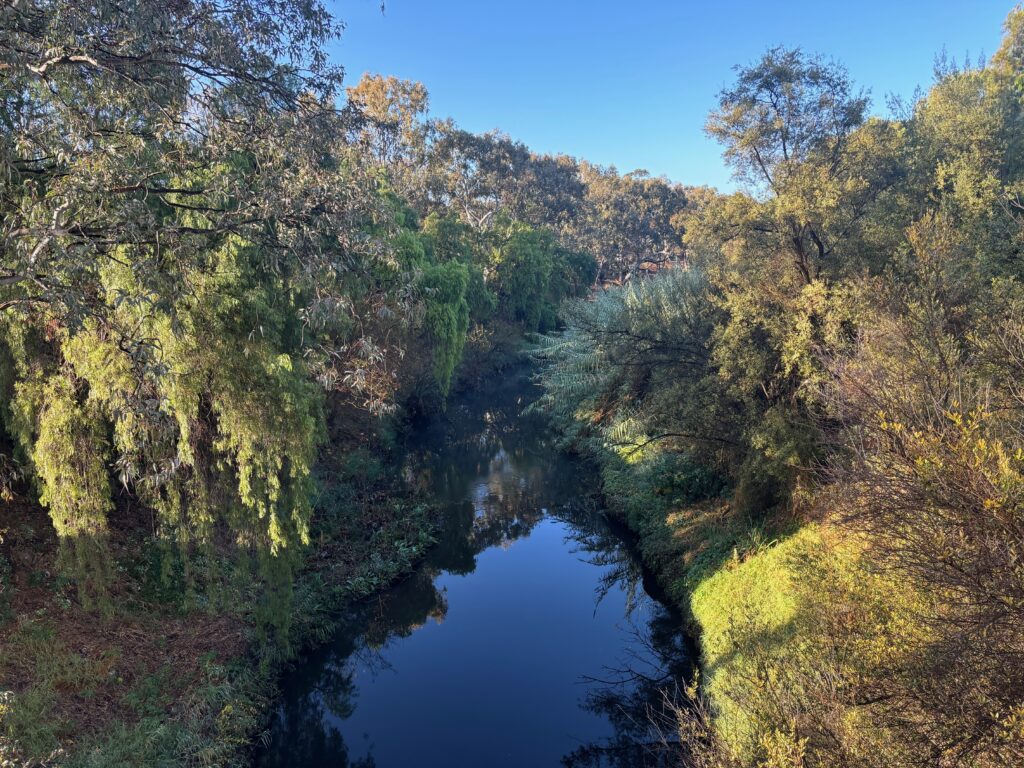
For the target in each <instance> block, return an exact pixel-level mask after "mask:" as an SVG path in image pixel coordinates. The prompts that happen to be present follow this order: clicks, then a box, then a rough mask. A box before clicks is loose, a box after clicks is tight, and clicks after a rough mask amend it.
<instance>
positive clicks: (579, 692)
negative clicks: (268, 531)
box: [257, 370, 691, 768]
mask: <svg viewBox="0 0 1024 768" xmlns="http://www.w3.org/2000/svg"><path fill="white" fill-rule="evenodd" d="M526 373H527V372H526V371H525V370H520V371H517V372H513V373H511V374H508V375H505V376H503V377H501V378H499V379H498V380H495V381H493V382H491V384H489V385H487V386H485V387H484V388H482V389H481V390H479V391H477V392H475V393H473V394H472V395H469V396H466V397H463V398H460V399H458V400H457V401H456V402H453V403H452V404H451V405H450V406H449V411H448V413H447V414H446V415H445V416H444V417H439V418H438V419H436V420H435V421H433V422H431V423H430V424H428V425H426V426H425V427H424V428H422V429H421V430H420V431H419V432H418V433H417V435H416V445H414V446H412V448H413V452H412V456H411V459H410V464H409V467H408V475H409V480H410V482H414V483H422V484H425V485H426V487H427V488H428V489H429V490H430V492H431V494H432V495H433V496H434V497H435V498H436V499H437V500H438V501H439V502H440V503H442V504H443V505H444V506H445V509H446V510H447V516H446V527H445V530H444V532H443V535H442V537H441V541H440V543H439V544H438V546H437V547H435V548H434V549H433V550H432V551H431V552H430V553H429V555H428V556H427V558H426V560H425V561H424V563H423V564H422V565H421V566H420V567H419V568H418V570H417V571H416V572H415V573H414V574H413V575H412V576H410V577H409V578H408V579H406V580H405V581H404V582H402V583H401V584H399V585H397V586H396V587H394V588H393V589H390V590H388V591H387V592H385V593H383V594H382V595H380V596H379V597H375V598H373V599H372V600H369V601H366V602H365V603H363V604H362V605H360V606H358V607H357V608H356V609H354V610H353V611H352V612H351V615H350V616H348V617H346V621H345V624H344V626H343V628H342V629H341V631H339V632H338V634H337V636H336V637H335V639H334V640H333V641H332V642H330V643H329V644H327V645H326V646H324V647H322V648H320V649H319V650H318V651H316V652H314V653H312V654H310V655H309V656H307V657H305V658H304V659H303V660H302V661H301V662H300V663H299V664H298V665H297V666H296V667H295V668H294V669H293V670H292V671H291V672H289V673H288V674H287V675H286V679H284V680H283V681H282V687H283V699H282V704H281V707H280V710H279V711H278V713H277V715H276V716H275V718H274V721H273V725H272V728H271V736H270V742H269V744H268V745H267V746H266V747H265V748H264V749H263V750H262V751H261V753H260V755H259V756H258V758H257V765H258V766H263V767H267V766H289V767H291V768H295V767H296V766H336V767H338V768H342V767H343V766H361V767H364V768H366V767H368V766H379V768H406V767H411V766H419V767H420V768H430V767H432V766H437V767H438V768H441V767H443V768H477V767H488V768H502V767H505V766H509V767H512V766H515V767H516V768H519V767H520V766H530V767H533V768H541V767H543V766H559V765H568V766H599V765H601V766H663V765H665V766H667V765H672V764H674V763H675V761H676V758H677V757H678V755H676V754H675V747H674V746H673V745H671V744H670V745H668V746H666V745H664V744H663V743H662V742H663V740H664V738H663V736H662V735H661V731H665V732H667V733H669V734H670V733H671V728H670V727H665V726H666V725H667V724H668V723H669V722H670V721H668V720H667V718H666V713H665V711H664V701H665V697H666V696H667V695H668V696H671V695H672V694H673V692H674V691H675V681H678V680H680V679H681V678H683V677H684V676H685V675H687V674H688V673H689V670H690V664H691V662H690V653H689V646H688V644H687V642H686V639H685V637H684V636H683V635H682V633H681V631H680V626H681V623H682V622H681V621H680V619H679V617H678V616H676V615H674V614H673V613H672V612H670V611H669V610H667V609H666V608H665V607H664V606H663V605H662V604H660V603H659V602H658V601H657V600H656V599H654V598H652V597H651V596H650V594H649V593H651V592H655V590H654V589H653V588H651V587H650V585H649V583H648V584H647V586H645V582H646V580H645V578H644V574H643V572H642V571H641V569H640V567H639V565H638V562H637V560H636V557H635V556H634V553H633V551H632V549H631V546H630V544H629V539H628V537H626V536H625V535H624V532H623V531H620V530H616V528H615V526H614V525H613V524H611V523H610V522H609V521H608V520H607V519H606V518H605V517H604V516H603V514H602V513H601V510H600V509H599V508H597V506H596V504H595V502H594V501H593V499H592V491H593V488H594V478H593V475H592V474H591V472H590V471H589V469H588V468H587V467H586V466H584V465H582V464H580V463H578V462H575V461H573V460H571V459H570V458H569V457H567V456H565V455H563V454H561V453H560V452H559V451H558V450H557V449H556V448H555V447H554V446H553V444H552V443H551V440H550V438H549V436H548V435H547V434H546V432H545V430H544V425H543V423H542V421H541V420H540V419H539V418H538V417H531V416H525V415H523V414H522V409H523V407H524V406H525V405H526V404H527V403H528V402H529V399H530V398H532V397H533V396H534V395H535V390H534V388H533V386H532V385H531V384H530V382H529V379H528V377H527V375H526ZM652 722H654V723H659V722H660V723H661V724H662V727H661V728H656V727H654V726H653V725H652Z"/></svg>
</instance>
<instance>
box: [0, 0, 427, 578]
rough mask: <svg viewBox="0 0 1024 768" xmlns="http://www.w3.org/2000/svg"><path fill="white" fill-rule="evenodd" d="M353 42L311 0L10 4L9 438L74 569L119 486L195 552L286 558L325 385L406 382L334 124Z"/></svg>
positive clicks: (378, 396) (386, 257)
mask: <svg viewBox="0 0 1024 768" xmlns="http://www.w3.org/2000/svg"><path fill="white" fill-rule="evenodd" d="M337 30H338V27H337V25H336V24H335V23H334V22H333V21H332V20H331V17H330V16H329V14H328V13H327V12H326V10H325V9H324V8H323V7H322V5H321V4H320V3H319V2H308V1H306V0H276V1H275V2H271V3H266V2H255V1H254V0H230V1H229V2H226V3H216V4H215V3H208V2H204V1H203V0H184V1H183V2H175V3H166V2H157V1H156V0H129V1H128V2H122V1H119V2H113V1H111V0H91V2H83V3H61V2H58V3H53V2H46V1H44V0H18V1H17V2H14V3H8V4H6V5H5V6H4V8H3V9H2V10H0V69H2V72H3V78H4V88H3V97H2V100H0V156H2V166H0V209H2V219H0V220H2V225H0V227H2V229H0V237H2V253H3V259H2V263H0V311H2V319H0V331H2V332H0V347H2V350H3V354H2V355H0V360H2V361H3V362H2V365H3V366H4V368H5V372H4V375H3V376H0V382H4V385H5V387H6V388H7V391H6V392H5V393H4V398H3V399H4V402H6V403H8V405H7V407H6V408H5V409H4V412H3V422H4V425H5V427H6V428H7V431H8V433H9V434H10V435H12V437H13V443H14V445H15V449H14V450H15V452H16V457H15V458H16V460H17V461H18V462H19V463H20V465H21V467H22V468H24V470H25V471H26V472H27V474H29V475H30V476H31V477H32V478H33V481H34V484H35V487H36V488H37V489H38V492H39V497H40V499H41V500H42V502H43V503H44V504H46V505H47V507H48V508H49V510H50V514H51V516H52V518H53V520H54V524H55V526H56V528H57V532H58V533H59V534H60V536H61V539H62V541H63V542H64V543H65V544H67V545H69V546H68V547H66V549H68V551H73V552H74V553H76V559H77V561H78V562H80V563H81V562H90V563H93V564H94V565H95V564H99V563H102V561H103V557H104V555H103V548H104V541H105V537H106V536H107V535H108V533H107V514H108V513H109V511H110V510H111V508H112V506H113V505H114V503H115V502H116V494H115V493H114V489H115V487H124V488H126V489H128V490H129V491H130V492H132V493H134V494H136V495H137V496H138V497H139V498H141V499H142V500H143V501H144V502H145V503H146V504H148V505H149V506H151V507H152V508H154V509H155V510H156V511H157V513H158V519H159V521H160V532H161V535H162V536H163V537H165V538H167V539H169V540H176V541H178V542H179V543H180V544H182V545H183V546H186V547H187V546H189V545H191V543H193V542H196V541H208V540H209V539H210V537H211V536H212V534H213V533H214V531H215V530H218V529H221V530H229V531H231V532H232V533H233V536H234V538H235V540H236V541H238V542H239V543H240V544H242V545H243V546H245V547H248V548H255V549H258V550H259V551H261V552H264V553H265V554H266V555H267V557H269V558H271V560H272V561H273V560H277V561H279V562H285V561H287V560H289V553H293V552H294V551H295V549H296V548H297V547H298V546H299V545H300V544H301V543H302V542H303V541H305V540H306V538H307V535H308V521H309V515H310V501H309V499H310V494H309V491H310V482H311V480H310V469H311V465H312V463H313V461H314V458H315V456H316V449H317V445H318V442H319V440H320V439H321V437H322V434H323V427H322V423H323V418H322V415H321V403H322V400H323V398H324V393H325V391H335V392H338V393H340V396H343V397H347V398H351V399H352V400H354V401H355V402H357V404H359V405H361V406H367V407H371V408H377V407H380V406H381V405H382V404H383V403H384V402H385V401H386V398H387V396H388V394H389V392H390V389H391V388H392V387H393V376H392V374H391V372H390V369H389V366H390V362H389V361H390V359H391V357H392V352H394V351H395V350H394V349H393V348H392V346H389V345H388V344H384V343H383V342H382V341H381V340H382V339H385V338H388V337H389V334H388V329H387V327H386V326H387V325H388V324H389V323H393V322H397V321H393V320H389V319H388V318H390V317H395V316H400V315H401V312H388V311H386V310H387V309H388V308H391V309H394V308H398V309H401V306H403V305H404V304H403V303H406V304H407V303H408V302H409V301H412V299H410V298H408V297H409V296H410V293H409V291H407V290H405V289H404V288H403V284H404V282H403V281H404V280H405V278H403V277H402V272H401V270H400V269H399V266H398V265H397V263H396V262H395V259H394V257H393V254H392V248H391V247H390V246H389V242H390V235H389V231H390V229H391V228H392V225H391V223H390V222H391V218H392V214H391V212H390V209H389V208H388V207H387V206H386V205H384V204H383V198H382V196H381V195H380V194H378V192H377V183H376V181H375V177H374V175H373V173H372V169H370V168H366V167H365V166H364V164H363V163H362V161H361V159H360V157H359V155H358V154H357V153H356V152H354V151H353V150H350V149H349V148H348V147H347V145H346V143H345V141H344V138H345V136H346V135H348V134H349V131H350V125H349V121H350V120H349V115H348V114H347V113H345V112H341V113H339V112H338V111H337V110H336V109H335V108H334V107H333V103H334V98H335V96H336V90H337V87H338V86H339V84H340V80H341V72H340V71H339V70H338V69H336V68H333V67H331V66H329V65H328V63H327V59H326V56H325V54H324V51H323V47H322V46H323V44H324V43H325V42H326V41H327V40H328V39H329V38H331V37H332V36H333V35H334V34H335V33H336V32H337ZM92 572H93V573H97V572H98V571H97V568H93V569H92ZM94 581H95V580H94ZM83 584H84V583H83ZM82 591H83V597H87V593H88V592H89V591H90V590H82Z"/></svg>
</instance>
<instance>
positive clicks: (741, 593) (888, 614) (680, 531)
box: [556, 420, 928, 768]
mask: <svg viewBox="0 0 1024 768" xmlns="http://www.w3.org/2000/svg"><path fill="white" fill-rule="evenodd" d="M556 424H557V420H556ZM557 426H559V428H560V430H561V432H562V434H563V435H569V436H572V437H573V438H575V442H573V443H571V444H570V445H569V446H568V447H570V448H572V449H575V450H578V451H580V452H581V453H582V454H583V455H585V456H586V457H587V458H589V459H590V460H592V461H594V462H595V464H596V465H597V467H598V469H599V473H600V477H601V490H602V493H603V496H604V499H605V504H606V506H607V508H608V510H609V511H610V512H611V513H612V514H614V515H615V516H617V517H618V518H619V519H620V520H621V521H622V522H623V523H624V524H625V525H627V526H628V527H629V528H630V529H631V530H632V531H634V532H635V533H636V535H637V537H638V549H639V552H640V553H641V557H642V560H643V563H644V565H645V566H646V567H647V568H648V569H650V571H651V572H652V573H653V574H654V577H655V578H656V580H657V581H658V583H659V585H660V586H661V588H662V589H663V590H664V593H665V594H666V596H667V598H668V599H669V600H670V602H671V604H672V605H673V606H674V607H675V608H676V609H677V610H678V611H679V613H680V615H681V616H682V617H683V621H685V622H686V624H687V628H688V633H689V634H690V636H691V637H692V638H693V639H694V640H695V643H696V645H697V648H698V650H699V655H698V662H699V663H698V664H697V677H696V679H695V680H694V681H682V682H685V683H687V684H689V683H691V682H696V683H699V685H697V686H693V687H692V688H691V697H692V698H691V701H690V705H689V706H687V707H684V708H683V709H681V710H680V711H679V713H678V714H679V715H680V722H679V729H680V735H681V737H682V738H683V739H684V740H688V741H690V742H691V744H692V745H694V749H696V750H702V749H703V750H704V754H701V755H699V756H698V758H697V759H698V760H703V762H699V764H700V765H708V766H715V768H734V767H738V766H747V765H758V766H764V765H772V766H775V765H778V766H795V765H802V764H803V763H802V762H801V761H802V760H803V759H804V758H803V756H804V755H805V754H806V753H809V752H810V751H811V750H812V749H815V748H816V746H817V745H816V744H815V743H813V742H812V741H811V740H810V739H808V738H807V737H804V736H802V735H801V731H800V728H801V727H802V726H803V721H802V720H801V717H804V716H805V715H803V714H802V713H811V714H812V715H813V716H815V717H821V718H823V719H824V718H825V717H826V715H823V714H822V713H823V712H824V713H826V714H827V716H828V717H830V720H829V721H828V722H829V728H830V729H831V731H829V732H827V733H826V736H828V735H831V736H832V737H841V738H844V739H846V740H847V741H849V742H853V743H857V744H858V746H859V747H860V748H862V749H865V750H871V749H875V750H877V749H880V748H881V747H882V743H883V742H884V740H886V739H887V738H888V734H887V732H886V731H884V730H880V729H874V728H871V727H869V726H868V724H869V722H870V721H868V720H867V719H866V717H865V714H864V708H863V707H864V704H865V703H866V704H867V705H869V706H870V704H872V703H873V702H872V701H870V700H867V701H863V697H864V694H863V693H862V692H858V691H857V690H856V689H855V688H853V687H852V686H851V685H850V684H849V683H848V682H846V681H850V680H854V681H861V684H862V685H865V681H868V682H869V681H872V680H878V679H881V678H882V677H883V676H884V672H885V670H886V668H887V665H889V664H892V663H893V660H894V659H898V658H899V657H900V656H901V655H902V654H909V653H911V652H914V651H915V650H919V649H920V647H922V646H923V645H925V644H926V643H927V642H928V637H927V633H926V631H925V629H924V628H922V627H920V626H919V625H915V624H913V623H911V622H910V621H908V618H907V617H908V616H911V615H913V610H914V609H917V610H920V609H921V606H920V605H915V604H914V603H915V601H918V600H920V595H917V594H915V593H914V592H913V591H912V590H911V589H909V588H908V587H907V586H906V585H901V584H898V583H897V582H896V579H895V576H894V575H893V574H891V573H885V572H880V571H878V570H873V569H870V568H869V567H867V566H866V564H865V562H864V559H863V554H864V550H863V546H864V543H863V542H862V541H861V540H860V539H859V538H858V537H856V536H854V535H851V534H850V532H849V531H846V530H843V529H842V528H839V527H834V526H833V525H831V524H830V523H829V522H827V520H826V521H822V520H814V519H807V518H801V517H800V516H798V515H797V514H796V513H793V512H789V513H787V512H786V511H785V510H782V509H774V510H771V511H770V512H767V513H765V514H763V515H762V516H761V517H760V518H753V517H751V516H750V515H749V514H746V515H745V514H741V513H739V512H737V510H736V508H735V505H734V504H733V502H732V498H731V493H730V492H729V490H728V489H726V488H723V487H721V486H720V485H719V484H718V483H717V482H716V481H715V480H714V478H711V477H709V476H707V475H705V474H704V473H702V472H701V471H700V470H699V469H697V468H696V467H694V466H693V465H692V464H690V463H689V462H688V461H687V460H686V458H685V457H684V456H682V455H680V454H673V453H671V452H661V451H657V450H653V451H652V450H649V451H647V452H646V453H645V454H644V455H643V456H642V457H639V458H638V457H635V456H634V457H631V459H632V460H631V461H624V460H623V457H622V456H621V455H620V454H618V453H617V452H615V451H613V450H609V449H608V448H607V447H605V446H602V445H601V444H600V443H598V442H596V441H593V440H588V439H586V438H583V439H581V435H580V432H579V431H578V424H557ZM823 597H826V598H827V599H823ZM863 626H870V627H872V628H873V631H872V632H871V633H870V634H864V633H862V632H855V631H852V628H855V627H863ZM866 689H867V688H866V685H865V690H866ZM823 738H824V737H823ZM773 761H774V762H773Z"/></svg>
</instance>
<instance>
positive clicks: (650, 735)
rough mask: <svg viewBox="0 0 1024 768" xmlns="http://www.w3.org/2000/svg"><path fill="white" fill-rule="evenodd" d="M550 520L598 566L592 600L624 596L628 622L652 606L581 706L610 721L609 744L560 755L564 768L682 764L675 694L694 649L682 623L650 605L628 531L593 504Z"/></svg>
mask: <svg viewBox="0 0 1024 768" xmlns="http://www.w3.org/2000/svg"><path fill="white" fill-rule="evenodd" d="M556 514H557V516H558V517H560V518H561V519H563V520H565V521H566V522H568V523H569V524H570V530H572V531H573V534H572V536H571V539H572V541H573V542H574V543H575V545H576V549H575V551H576V552H577V553H581V554H583V555H584V556H585V557H586V559H587V561H588V562H591V563H593V564H594V565H597V566H600V567H602V568H604V569H605V571H604V574H603V575H602V577H601V580H600V581H599V583H598V587H597V594H596V596H595V599H596V601H597V602H600V601H601V600H602V599H604V597H605V596H606V595H607V594H608V593H609V592H611V590H613V589H615V588H619V589H622V590H623V592H625V594H626V611H627V615H628V616H631V617H635V616H636V613H635V609H637V608H638V607H639V606H640V604H641V602H646V604H649V605H650V607H651V608H652V613H651V615H650V617H649V619H648V620H647V622H646V626H644V627H639V626H637V625H636V623H635V622H634V624H633V636H634V639H635V641H634V643H633V644H632V647H631V649H630V650H629V655H628V658H626V659H625V661H624V664H623V665H622V668H621V669H610V670H605V673H604V674H603V676H602V677H601V678H590V679H589V680H588V682H590V683H591V684H593V685H595V686H596V687H594V688H593V689H592V690H591V691H590V692H589V693H588V694H587V697H586V700H585V702H584V704H583V706H584V708H586V709H587V710H589V711H591V712H593V713H595V714H598V715H601V716H603V717H605V718H607V720H608V721H609V722H610V723H611V725H612V727H613V728H614V730H615V735H614V736H612V737H611V738H610V739H605V740H602V741H599V742H592V743H589V744H584V745H582V746H580V747H578V748H577V749H575V750H573V752H571V753H570V754H568V755H565V756H564V757H563V758H562V764H563V765H565V766H568V768H602V767H604V766H607V767H608V768H668V767H669V766H678V765H681V764H683V763H682V760H683V757H684V752H683V749H682V747H681V745H680V744H679V743H678V736H677V732H676V719H675V711H676V707H677V706H679V705H681V703H682V701H683V695H682V693H681V690H680V686H682V685H683V684H684V683H685V682H687V681H689V680H690V678H691V676H692V675H693V657H694V654H693V649H692V647H691V643H690V641H689V640H688V639H687V637H686V635H685V634H684V633H683V631H682V624H683V622H682V618H681V617H680V616H679V615H678V614H676V613H674V612H672V611H670V610H668V609H667V608H665V607H664V606H663V605H662V604H661V603H659V602H655V601H652V600H648V601H644V598H645V596H646V595H647V594H648V593H654V594H657V593H658V590H657V587H656V586H655V585H654V584H653V583H651V582H650V581H649V580H648V578H647V574H645V573H644V571H643V568H642V567H641V565H640V558H639V555H638V554H637V553H636V552H635V551H633V548H632V547H631V545H630V543H629V542H630V540H631V539H630V535H629V533H628V531H625V530H619V526H617V525H615V524H614V523H613V522H611V521H608V520H605V519H604V518H603V516H601V515H600V514H599V513H597V512H596V511H595V509H594V505H592V504H591V505H586V504H576V505H569V506H566V507H564V508H562V509H561V510H559V511H558V512H557V513H556Z"/></svg>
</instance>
